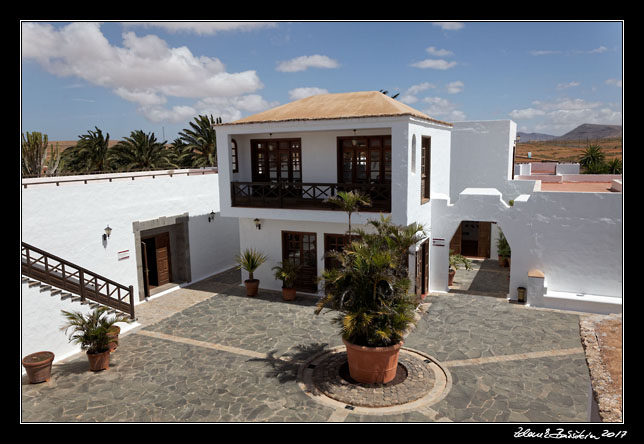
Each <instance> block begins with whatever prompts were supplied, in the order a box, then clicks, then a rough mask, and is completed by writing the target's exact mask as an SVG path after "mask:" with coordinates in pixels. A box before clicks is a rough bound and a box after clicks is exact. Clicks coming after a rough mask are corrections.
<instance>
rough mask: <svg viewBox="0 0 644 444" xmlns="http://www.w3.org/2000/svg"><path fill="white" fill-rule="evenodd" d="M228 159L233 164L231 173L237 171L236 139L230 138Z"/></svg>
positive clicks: (237, 153) (237, 152)
mask: <svg viewBox="0 0 644 444" xmlns="http://www.w3.org/2000/svg"><path fill="white" fill-rule="evenodd" d="M230 159H231V161H232V164H233V173H238V172H239V151H238V149H237V141H236V140H235V139H231V141H230Z"/></svg>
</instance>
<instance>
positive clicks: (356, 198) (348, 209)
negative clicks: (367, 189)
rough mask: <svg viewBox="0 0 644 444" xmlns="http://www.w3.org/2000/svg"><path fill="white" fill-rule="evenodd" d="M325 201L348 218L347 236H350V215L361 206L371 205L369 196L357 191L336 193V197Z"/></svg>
mask: <svg viewBox="0 0 644 444" xmlns="http://www.w3.org/2000/svg"><path fill="white" fill-rule="evenodd" d="M327 201H328V202H331V203H332V204H334V205H337V206H338V207H340V209H341V210H342V211H344V212H345V213H347V215H348V216H349V229H348V230H347V233H348V234H349V235H350V234H351V215H352V214H353V213H355V212H357V211H358V209H359V208H360V207H361V206H370V205H371V199H370V198H369V196H367V195H365V194H362V193H360V192H359V191H355V192H354V191H338V194H337V196H335V197H330V198H329V199H327Z"/></svg>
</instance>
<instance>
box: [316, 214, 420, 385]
mask: <svg viewBox="0 0 644 444" xmlns="http://www.w3.org/2000/svg"><path fill="white" fill-rule="evenodd" d="M369 224H370V225H372V226H373V227H375V229H376V232H375V233H374V232H370V233H367V232H366V231H363V230H356V233H357V234H358V236H357V238H356V240H354V241H353V242H351V243H350V244H349V245H347V246H345V248H344V250H343V251H342V252H339V253H338V256H337V258H338V261H339V267H336V268H332V269H327V270H325V271H324V272H323V274H322V282H323V286H324V292H325V296H324V298H322V299H321V300H320V302H319V303H318V305H317V308H316V310H315V314H320V312H321V311H322V309H323V308H328V309H330V310H334V311H336V312H338V317H337V318H336V319H335V322H336V323H337V325H338V326H339V327H340V329H341V335H342V342H343V343H344V344H345V346H346V349H347V362H348V367H349V374H350V375H351V378H352V379H354V380H355V381H357V382H360V383H366V384H386V383H388V382H391V381H392V380H393V379H394V378H395V376H396V372H397V368H398V354H399V351H400V348H401V347H402V345H403V338H404V337H405V335H406V334H407V333H408V332H409V330H410V329H411V327H412V326H413V325H414V323H415V322H416V317H415V309H416V296H415V294H413V293H412V292H410V288H411V282H410V280H409V267H408V266H407V255H408V251H409V248H411V247H412V246H414V245H416V244H418V242H420V241H421V240H422V239H423V237H424V234H423V232H422V227H421V226H420V225H417V224H412V225H409V226H407V227H402V226H398V225H394V224H392V223H391V222H390V218H389V217H384V216H382V218H381V220H380V221H370V222H369Z"/></svg>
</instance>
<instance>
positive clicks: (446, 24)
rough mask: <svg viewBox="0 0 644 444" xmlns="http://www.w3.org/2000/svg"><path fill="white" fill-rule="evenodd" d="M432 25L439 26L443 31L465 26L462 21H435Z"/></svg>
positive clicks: (456, 29) (455, 29)
mask: <svg viewBox="0 0 644 444" xmlns="http://www.w3.org/2000/svg"><path fill="white" fill-rule="evenodd" d="M432 25H434V26H438V27H439V28H441V29H442V30H443V31H458V30H459V29H463V27H464V26H465V25H464V24H463V23H461V22H433V23H432Z"/></svg>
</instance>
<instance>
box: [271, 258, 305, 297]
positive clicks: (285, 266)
mask: <svg viewBox="0 0 644 444" xmlns="http://www.w3.org/2000/svg"><path fill="white" fill-rule="evenodd" d="M300 268H301V266H300V265H297V264H295V263H294V262H291V261H283V262H280V263H279V264H278V265H276V266H275V267H273V268H272V270H273V272H274V273H275V279H279V280H281V281H282V298H283V299H284V300H285V301H292V300H294V299H295V293H296V291H295V287H294V285H295V279H297V273H298V272H299V271H300Z"/></svg>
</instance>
